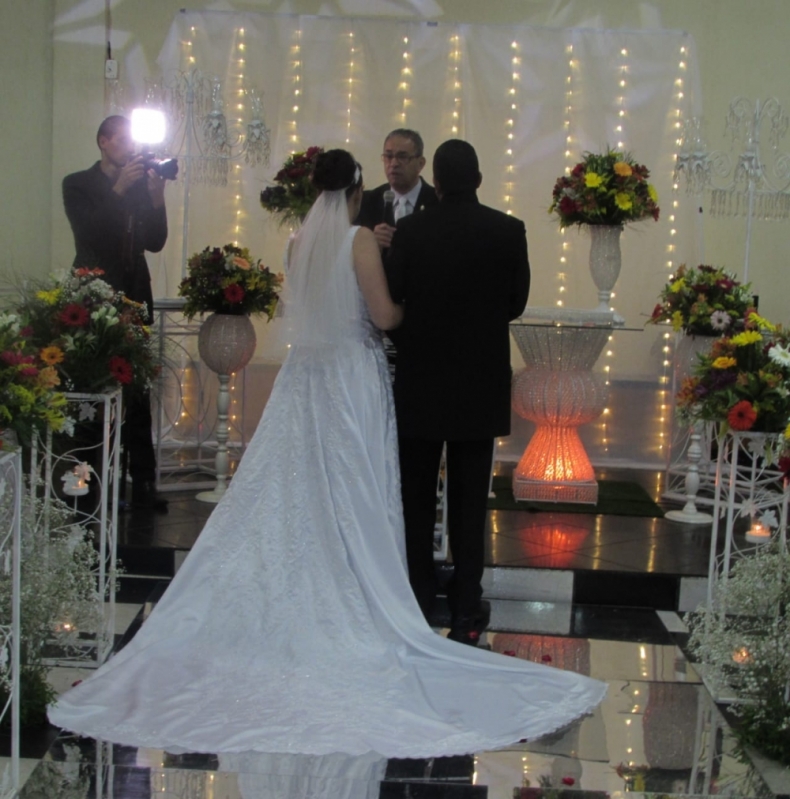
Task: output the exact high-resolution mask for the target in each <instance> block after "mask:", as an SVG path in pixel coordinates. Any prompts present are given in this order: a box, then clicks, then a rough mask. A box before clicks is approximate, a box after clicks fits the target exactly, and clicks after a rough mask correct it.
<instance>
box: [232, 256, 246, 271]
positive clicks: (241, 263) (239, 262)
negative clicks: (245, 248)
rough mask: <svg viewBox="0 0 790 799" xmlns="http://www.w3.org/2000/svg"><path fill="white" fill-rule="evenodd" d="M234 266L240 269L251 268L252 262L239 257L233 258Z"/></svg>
mask: <svg viewBox="0 0 790 799" xmlns="http://www.w3.org/2000/svg"><path fill="white" fill-rule="evenodd" d="M233 265H234V266H237V267H238V268H239V269H249V268H250V262H249V261H248V260H247V259H246V258H242V257H240V256H238V255H234V256H233Z"/></svg>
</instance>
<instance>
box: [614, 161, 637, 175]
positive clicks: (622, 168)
mask: <svg viewBox="0 0 790 799" xmlns="http://www.w3.org/2000/svg"><path fill="white" fill-rule="evenodd" d="M613 168H614V172H615V175H620V177H623V178H627V177H628V176H629V175H632V174H633V173H634V170H633V169H631V166H630V164H626V162H625V161H615V162H614V167H613Z"/></svg>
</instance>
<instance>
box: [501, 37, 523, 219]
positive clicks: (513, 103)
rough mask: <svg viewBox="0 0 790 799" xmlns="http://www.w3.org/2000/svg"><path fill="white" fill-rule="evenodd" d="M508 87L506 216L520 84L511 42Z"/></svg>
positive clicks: (516, 49) (518, 57)
mask: <svg viewBox="0 0 790 799" xmlns="http://www.w3.org/2000/svg"><path fill="white" fill-rule="evenodd" d="M510 50H511V56H510V67H511V69H510V82H509V83H510V85H509V86H508V89H507V93H506V95H505V102H506V104H507V106H508V107H507V108H506V110H505V130H504V135H505V158H504V164H505V166H504V170H505V174H504V180H503V181H502V183H503V186H502V188H503V193H502V202H503V206H504V211H505V213H506V214H509V215H512V214H513V191H514V189H515V183H514V180H513V178H514V173H515V171H516V168H515V163H514V158H513V137H514V136H515V130H516V121H517V119H518V101H519V91H518V90H519V86H520V84H521V45H519V43H518V42H516V41H513V42H511V43H510Z"/></svg>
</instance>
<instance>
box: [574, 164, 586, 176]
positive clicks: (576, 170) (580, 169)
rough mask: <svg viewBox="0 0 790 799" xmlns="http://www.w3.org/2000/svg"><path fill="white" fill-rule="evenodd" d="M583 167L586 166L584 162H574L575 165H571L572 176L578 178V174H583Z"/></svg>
mask: <svg viewBox="0 0 790 799" xmlns="http://www.w3.org/2000/svg"><path fill="white" fill-rule="evenodd" d="M585 169H586V167H585V166H584V164H576V166H575V167H573V169H572V170H571V175H573V177H575V178H578V177H579V176H581V175H583V174H584V171H585Z"/></svg>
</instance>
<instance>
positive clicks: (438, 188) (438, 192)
mask: <svg viewBox="0 0 790 799" xmlns="http://www.w3.org/2000/svg"><path fill="white" fill-rule="evenodd" d="M433 190H434V191H435V192H436V196H437V197H438V198H439V199H440V200H441V199H442V186H441V184H440V183H439V181H438V180H436V175H434V176H433Z"/></svg>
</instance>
